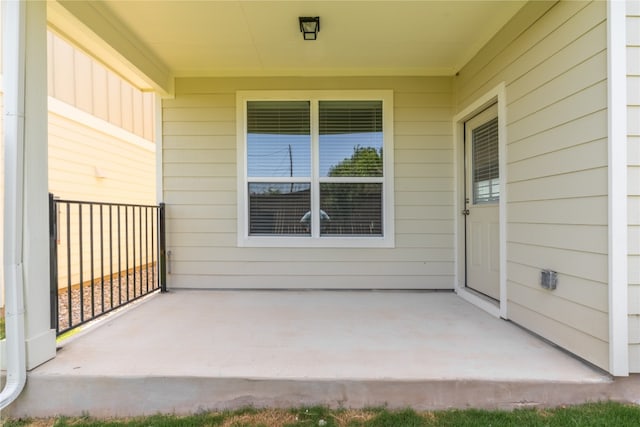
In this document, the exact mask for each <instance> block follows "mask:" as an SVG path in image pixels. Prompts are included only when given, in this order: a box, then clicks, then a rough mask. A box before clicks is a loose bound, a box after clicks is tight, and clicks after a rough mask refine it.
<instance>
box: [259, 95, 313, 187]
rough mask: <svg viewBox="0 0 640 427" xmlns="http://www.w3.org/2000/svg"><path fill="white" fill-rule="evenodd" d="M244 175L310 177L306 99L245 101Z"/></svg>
mask: <svg viewBox="0 0 640 427" xmlns="http://www.w3.org/2000/svg"><path fill="white" fill-rule="evenodd" d="M247 175H248V176H250V177H258V176H259V177H272V176H273V177H275V176H277V177H284V176H295V177H308V176H311V135H310V120H309V102H308V101H249V102H247Z"/></svg>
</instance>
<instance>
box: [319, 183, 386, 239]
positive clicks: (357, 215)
mask: <svg viewBox="0 0 640 427" xmlns="http://www.w3.org/2000/svg"><path fill="white" fill-rule="evenodd" d="M320 207H321V209H322V211H323V212H326V214H327V216H328V218H330V220H328V221H325V222H324V223H323V224H322V228H321V230H320V233H321V235H349V236H361V235H367V236H371V235H375V236H382V223H383V222H382V184H381V183H322V184H320Z"/></svg>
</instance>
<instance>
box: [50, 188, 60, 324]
mask: <svg viewBox="0 0 640 427" xmlns="http://www.w3.org/2000/svg"><path fill="white" fill-rule="evenodd" d="M49 298H50V307H51V308H50V315H51V329H55V330H56V331H57V330H58V215H57V208H56V200H55V197H54V196H53V194H52V193H49Z"/></svg>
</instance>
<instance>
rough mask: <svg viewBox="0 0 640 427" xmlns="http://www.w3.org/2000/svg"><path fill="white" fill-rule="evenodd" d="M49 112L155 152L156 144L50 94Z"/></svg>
mask: <svg viewBox="0 0 640 427" xmlns="http://www.w3.org/2000/svg"><path fill="white" fill-rule="evenodd" d="M48 106H49V112H50V113H53V114H57V115H58V116H61V117H64V118H66V119H69V120H72V121H74V122H76V123H79V124H81V125H83V126H86V127H88V128H91V129H94V130H96V131H98V132H102V133H104V134H105V135H109V136H111V137H113V138H117V139H120V140H122V141H125V142H128V143H130V144H133V145H135V146H137V147H139V148H142V149H143V150H147V151H151V152H155V151H156V145H155V144H154V143H153V142H152V141H149V140H147V139H144V138H142V137H140V136H138V135H136V134H134V133H131V132H129V131H127V130H125V129H123V128H121V127H118V126H116V125H113V124H111V123H109V122H107V121H106V120H103V119H101V118H99V117H96V116H94V115H93V114H89V113H87V112H85V111H82V110H80V109H79V108H76V107H74V106H73V105H70V104H67V103H66V102H63V101H60V100H59V99H57V98H54V97H52V96H49V97H48Z"/></svg>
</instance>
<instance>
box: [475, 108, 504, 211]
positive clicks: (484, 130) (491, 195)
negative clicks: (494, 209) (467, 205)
mask: <svg viewBox="0 0 640 427" xmlns="http://www.w3.org/2000/svg"><path fill="white" fill-rule="evenodd" d="M472 140H473V146H472V152H473V154H472V161H473V203H475V204H482V203H494V202H496V201H498V200H499V199H500V181H499V179H500V171H499V163H498V118H497V117H496V118H495V119H493V120H491V121H489V122H487V123H485V124H483V125H481V126H478V127H477V128H475V129H473V131H472Z"/></svg>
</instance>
